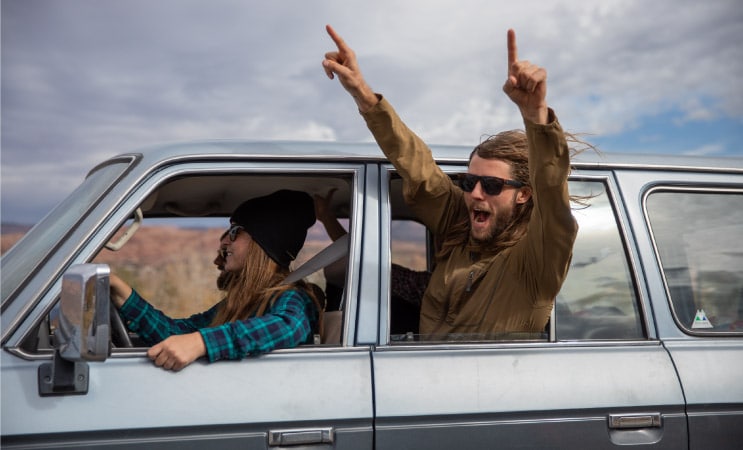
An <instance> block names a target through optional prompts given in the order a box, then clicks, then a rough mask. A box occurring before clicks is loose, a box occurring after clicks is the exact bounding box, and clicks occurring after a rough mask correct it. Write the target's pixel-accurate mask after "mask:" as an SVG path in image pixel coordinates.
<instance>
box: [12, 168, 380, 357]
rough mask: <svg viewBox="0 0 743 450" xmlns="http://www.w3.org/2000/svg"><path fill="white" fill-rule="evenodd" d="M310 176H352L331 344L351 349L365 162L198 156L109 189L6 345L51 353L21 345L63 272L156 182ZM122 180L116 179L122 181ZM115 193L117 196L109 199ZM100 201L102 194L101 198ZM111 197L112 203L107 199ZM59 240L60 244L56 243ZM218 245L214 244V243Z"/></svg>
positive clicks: (124, 352)
mask: <svg viewBox="0 0 743 450" xmlns="http://www.w3.org/2000/svg"><path fill="white" fill-rule="evenodd" d="M227 174H229V175H237V176H239V175H246V176H249V175H259V176H260V175H279V174H291V175H308V176H323V175H327V176H333V175H338V176H348V177H349V178H350V179H351V185H350V187H349V193H350V199H349V200H350V202H351V204H350V205H349V230H347V231H348V232H349V233H350V241H349V245H350V248H349V267H348V269H347V270H348V275H347V277H346V285H345V291H346V292H345V294H344V298H345V305H346V311H345V313H344V319H343V323H344V325H343V330H342V339H341V344H340V346H335V347H334V349H346V348H352V347H354V345H355V333H356V326H357V320H356V317H357V308H358V301H357V299H358V292H359V280H360V275H359V270H360V268H359V265H360V263H359V257H358V255H359V254H360V246H361V242H362V238H361V234H362V230H363V220H364V215H363V212H364V211H363V205H364V196H365V177H366V175H365V174H366V167H365V165H364V164H363V163H359V162H339V163H336V162H331V163H328V162H308V161H284V162H273V161H261V160H250V159H249V160H230V161H225V160H220V159H215V160H201V161H175V162H173V163H171V164H169V165H166V166H164V167H156V168H153V169H152V170H150V171H148V172H147V173H145V174H143V175H142V176H141V177H139V178H137V179H136V180H133V181H132V182H131V184H130V185H128V186H126V187H123V186H117V189H109V191H108V192H107V195H108V196H109V198H107V199H105V201H102V202H100V203H101V204H100V205H98V206H97V207H96V209H95V210H91V211H90V212H89V214H88V216H89V217H91V218H92V217H96V215H97V218H96V219H95V226H94V228H91V229H90V231H89V232H88V236H89V237H88V239H86V241H85V242H84V243H81V244H80V248H79V251H78V252H77V253H76V254H75V256H74V257H73V258H71V259H70V260H68V261H67V264H65V266H64V267H63V268H61V269H60V270H59V271H58V277H57V278H56V279H55V280H54V281H50V282H49V284H48V285H49V288H48V289H47V290H46V291H45V292H44V294H43V295H41V296H40V297H39V299H38V301H37V302H35V308H34V309H33V310H31V311H27V313H26V314H24V316H23V317H22V318H21V319H19V320H20V322H21V323H20V325H19V326H18V328H17V329H16V330H15V331H14V333H13V335H12V336H11V337H10V339H9V340H8V342H7V343H6V345H5V346H4V348H5V349H6V350H8V351H10V352H11V353H13V354H16V355H17V356H19V357H22V358H23V359H26V360H44V359H49V358H50V357H51V356H52V352H51V351H50V350H46V349H38V350H36V351H34V352H29V351H27V350H26V349H25V348H24V343H25V342H26V341H27V339H33V336H34V334H35V333H36V332H37V331H38V327H40V326H44V325H43V323H42V322H44V321H45V320H46V317H47V316H48V314H50V312H51V310H52V309H53V308H54V306H55V305H56V304H57V300H58V298H59V295H60V292H61V283H62V274H63V273H64V272H65V271H66V270H67V269H68V268H69V267H70V266H71V265H74V264H80V263H86V262H89V261H91V260H92V259H93V258H94V257H95V256H96V255H97V254H98V253H99V252H100V251H101V249H102V248H103V247H104V245H105V244H106V243H107V242H109V240H110V239H111V238H112V237H113V236H114V234H115V233H116V232H117V231H118V230H119V229H120V228H121V227H122V226H124V224H125V223H126V222H127V221H128V220H130V219H131V217H132V215H133V214H134V211H135V210H136V209H137V208H138V207H139V206H140V205H141V204H142V203H143V202H145V201H146V200H147V199H148V198H149V196H150V195H151V194H152V193H153V192H155V191H156V190H157V189H159V188H160V187H162V186H164V185H165V184H167V183H168V182H170V181H173V180H175V179H177V178H182V177H188V176H207V175H227ZM125 181H126V180H125V179H122V180H120V182H122V183H124V182H125ZM112 192H115V193H116V195H118V197H117V198H115V199H114V198H111V197H112V196H113V195H114V194H112ZM102 200H103V199H102ZM112 202H113V206H111V203H112ZM60 245H61V243H60ZM215 248H216V247H215ZM312 348H316V347H312V346H307V347H302V348H295V349H281V350H276V351H275V352H295V351H305V349H312ZM145 351H146V349H144V348H142V347H137V348H116V349H114V350H113V351H112V353H111V358H122V357H135V356H136V357H141V356H143V355H145Z"/></svg>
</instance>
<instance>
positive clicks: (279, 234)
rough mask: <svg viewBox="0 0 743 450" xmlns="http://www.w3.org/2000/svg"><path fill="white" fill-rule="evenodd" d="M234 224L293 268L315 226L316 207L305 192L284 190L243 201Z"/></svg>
mask: <svg viewBox="0 0 743 450" xmlns="http://www.w3.org/2000/svg"><path fill="white" fill-rule="evenodd" d="M230 222H232V223H234V224H237V225H241V226H242V227H243V228H245V231H247V232H248V234H249V235H250V237H251V238H253V240H254V241H256V242H257V243H258V245H260V246H261V248H262V249H263V250H264V251H265V252H266V254H268V256H270V257H271V259H273V260H274V261H276V262H277V263H278V264H279V265H280V266H281V267H289V263H290V262H292V261H293V260H294V258H296V257H297V253H299V250H300V249H301V248H302V246H303V245H304V240H305V238H306V237H307V229H308V228H309V227H311V226H312V225H313V224H314V223H315V204H314V202H313V200H312V197H310V196H309V194H307V193H305V192H300V191H290V190H287V189H282V190H280V191H276V192H274V193H273V194H270V195H266V196H264V197H258V198H252V199H250V200H248V201H246V202H243V203H242V204H241V205H240V206H238V207H237V209H236V210H235V212H234V213H232V217H231V218H230Z"/></svg>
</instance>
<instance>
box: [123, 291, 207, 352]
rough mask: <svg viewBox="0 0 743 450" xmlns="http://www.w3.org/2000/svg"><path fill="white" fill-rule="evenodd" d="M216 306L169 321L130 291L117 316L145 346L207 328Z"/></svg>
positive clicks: (134, 292)
mask: <svg viewBox="0 0 743 450" xmlns="http://www.w3.org/2000/svg"><path fill="white" fill-rule="evenodd" d="M218 305H219V304H217V305H214V306H213V307H212V308H210V309H209V310H208V311H206V312H203V313H199V314H194V315H193V316H191V317H189V318H186V319H171V318H170V317H168V316H166V315H165V313H163V312H162V311H160V310H158V309H156V308H155V307H153V306H152V305H151V304H149V303H148V302H147V301H146V300H144V299H143V298H142V297H140V295H139V293H137V291H135V290H134V289H132V293H131V295H130V296H129V298H128V299H127V300H126V302H125V303H124V305H122V307H121V309H119V315H120V316H121V317H122V319H124V321H125V322H126V325H127V327H128V328H129V330H131V331H133V332H135V333H137V334H138V335H139V337H140V338H141V339H142V340H143V341H144V342H145V343H146V344H148V345H154V344H157V343H158V342H160V341H163V340H165V339H166V338H168V337H170V336H172V335H175V334H186V333H193V332H194V331H197V330H198V329H200V328H204V327H207V326H209V324H210V323H211V321H212V319H213V318H214V315H215V314H216V312H217V306H218Z"/></svg>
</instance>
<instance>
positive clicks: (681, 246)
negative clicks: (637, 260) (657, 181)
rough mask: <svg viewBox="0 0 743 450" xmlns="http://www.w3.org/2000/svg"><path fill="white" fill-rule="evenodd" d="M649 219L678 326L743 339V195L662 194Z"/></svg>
mask: <svg viewBox="0 0 743 450" xmlns="http://www.w3.org/2000/svg"><path fill="white" fill-rule="evenodd" d="M646 214H647V217H648V220H649V224H650V228H651V232H652V237H653V241H654V243H655V249H656V252H657V257H658V260H659V261H660V264H661V267H662V269H663V276H664V279H665V283H666V289H667V292H668V296H669V298H670V301H671V306H672V310H673V313H674V317H675V319H676V322H677V323H678V325H679V326H680V327H681V328H682V329H683V330H684V331H686V332H688V333H693V334H705V333H713V334H719V333H743V194H741V192H739V191H738V192H723V191H712V190H710V191H699V190H688V189H657V190H655V191H653V192H651V193H650V194H649V195H648V196H647V200H646Z"/></svg>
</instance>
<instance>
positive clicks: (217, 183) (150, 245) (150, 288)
mask: <svg viewBox="0 0 743 450" xmlns="http://www.w3.org/2000/svg"><path fill="white" fill-rule="evenodd" d="M352 180H353V175H351V174H350V173H347V174H345V175H344V174H339V173H334V174H332V175H327V174H324V173H317V172H312V173H309V174H297V175H289V174H273V175H271V174H266V173H261V174H242V175H231V174H226V175H219V174H216V175H203V174H194V175H192V176H178V177H175V178H173V179H168V180H163V181H162V182H161V184H160V185H159V186H158V187H156V188H155V189H154V190H153V191H151V192H146V193H140V194H134V195H141V196H142V198H141V200H140V202H139V203H138V205H137V208H138V209H139V210H140V211H141V212H142V215H143V219H142V221H141V224H139V226H138V228H137V229H136V231H135V232H134V233H133V234H132V235H131V237H130V238H129V239H128V240H125V242H124V243H123V245H121V247H120V248H118V249H110V248H108V247H111V246H110V245H105V244H106V242H108V243H109V244H111V243H117V242H119V241H120V238H121V236H122V235H125V234H127V231H128V230H129V229H130V228H131V227H132V222H133V219H130V220H129V221H127V222H126V223H124V224H122V225H121V226H120V227H119V229H118V231H116V233H115V234H114V235H113V236H110V237H109V238H108V239H100V238H99V240H100V243H99V245H100V248H99V249H98V251H97V252H95V254H93V255H92V256H91V258H90V259H89V260H88V261H87V262H92V263H103V264H107V265H109V266H110V269H111V273H113V274H116V275H118V276H120V277H121V278H122V279H123V280H124V281H126V282H127V283H128V284H130V285H131V286H132V287H133V288H134V289H136V290H137V292H138V293H139V294H140V295H141V296H142V297H143V298H145V299H146V300H147V301H148V302H149V303H150V304H152V305H153V306H154V307H155V308H157V309H159V310H161V311H163V312H164V313H165V314H166V315H168V316H169V317H172V318H185V317H189V316H191V315H193V314H196V313H201V312H204V311H206V310H208V309H209V308H210V307H212V306H214V305H215V304H216V303H218V302H219V301H221V300H222V299H223V298H224V296H225V292H224V291H222V290H220V289H219V287H218V284H217V279H218V276H219V274H220V272H219V270H218V268H217V266H216V265H215V258H216V256H217V252H218V249H219V240H220V238H221V237H222V235H223V233H224V232H225V231H226V230H227V229H228V228H229V222H230V221H229V218H230V214H231V213H232V211H233V210H234V209H235V208H236V207H237V206H238V205H239V204H240V203H242V202H243V201H244V200H247V199H249V198H253V197H258V196H262V195H266V194H268V193H271V192H274V191H277V190H279V189H294V190H299V191H304V192H307V193H309V194H310V195H314V194H319V195H325V194H326V193H327V192H328V190H331V189H334V190H335V191H337V192H336V193H335V195H334V196H333V200H332V203H331V204H330V208H332V210H333V212H334V214H335V215H336V216H337V218H338V219H339V221H340V222H341V224H342V225H343V226H344V228H345V229H346V230H351V229H352V228H351V226H352V223H351V222H350V214H349V213H350V210H351V208H352V200H351V189H352V186H353V183H352ZM330 244H331V240H330V238H329V236H328V234H327V232H326V230H325V229H324V228H323V226H322V225H321V224H320V222H316V223H315V224H314V225H313V226H312V227H311V228H310V229H309V230H308V232H307V238H306V240H305V244H304V246H303V247H302V249H301V250H300V252H299V254H298V255H297V258H296V259H295V260H294V261H293V262H292V264H291V265H290V268H291V269H296V268H298V267H300V266H301V265H302V264H303V263H305V262H306V261H308V260H309V259H310V258H312V257H313V256H314V255H316V254H317V253H319V252H320V251H321V250H323V249H324V248H326V247H327V246H329V245H330ZM114 247H116V246H114ZM342 262H343V266H342V267H338V265H336V270H337V271H340V272H341V274H340V275H339V277H340V279H341V280H344V279H345V272H346V270H347V266H348V259H345V260H342ZM305 280H306V281H308V282H310V283H312V284H314V285H315V287H316V288H317V289H319V291H316V294H319V297H320V298H323V297H324V296H325V293H326V290H327V287H328V283H327V282H326V278H325V272H324V271H323V270H318V271H316V272H314V273H312V274H310V275H308V276H306V277H305ZM340 284H341V286H339V291H337V292H334V294H333V295H336V296H339V297H342V296H343V290H344V288H345V286H344V285H343V281H341V283H340ZM337 303H340V300H338V301H337ZM336 309H337V307H336ZM57 326H58V319H57V313H56V308H53V309H52V310H51V312H50V314H49V315H48V316H47V317H45V319H44V321H43V323H42V324H40V329H39V331H38V333H37V334H38V335H39V336H41V337H39V338H37V337H36V336H31V337H30V338H29V339H28V340H27V342H26V343H25V344H24V346H25V347H26V349H27V350H29V351H32V352H36V351H41V350H44V349H48V348H50V346H51V345H52V343H53V339H54V334H55V332H56V328H57ZM339 333H340V331H337V330H336V334H339ZM129 335H130V339H131V341H132V343H133V344H134V347H144V346H145V345H144V344H143V343H142V342H141V341H140V340H138V337H137V336H136V334H135V333H131V332H130V333H129ZM121 342H123V341H121V340H119V343H121ZM114 344H115V345H116V344H117V341H116V340H114Z"/></svg>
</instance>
